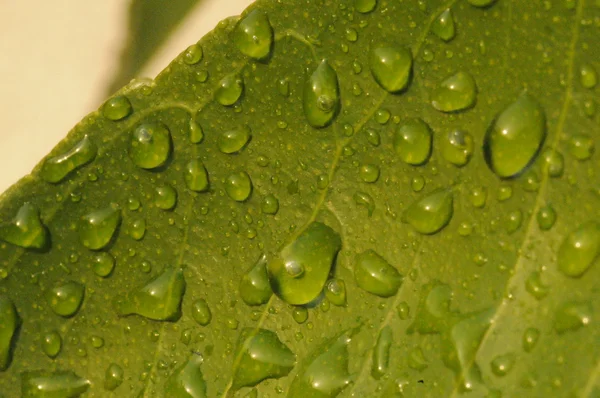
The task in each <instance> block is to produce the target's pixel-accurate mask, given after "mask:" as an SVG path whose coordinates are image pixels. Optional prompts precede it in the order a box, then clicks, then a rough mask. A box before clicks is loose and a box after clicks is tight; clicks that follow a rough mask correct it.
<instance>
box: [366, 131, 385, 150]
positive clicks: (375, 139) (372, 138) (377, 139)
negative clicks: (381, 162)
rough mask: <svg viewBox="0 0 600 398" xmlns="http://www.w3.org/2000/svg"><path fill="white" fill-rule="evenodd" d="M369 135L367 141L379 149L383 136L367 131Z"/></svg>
mask: <svg viewBox="0 0 600 398" xmlns="http://www.w3.org/2000/svg"><path fill="white" fill-rule="evenodd" d="M366 134H367V141H368V142H369V144H371V145H373V146H374V147H378V146H379V144H381V136H380V135H379V133H378V132H377V131H375V130H373V129H368V130H367V131H366Z"/></svg>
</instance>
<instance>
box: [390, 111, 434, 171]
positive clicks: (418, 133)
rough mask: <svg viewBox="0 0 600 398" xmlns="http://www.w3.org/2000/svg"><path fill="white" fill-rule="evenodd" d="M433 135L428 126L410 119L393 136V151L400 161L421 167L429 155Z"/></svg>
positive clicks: (421, 121)
mask: <svg viewBox="0 0 600 398" xmlns="http://www.w3.org/2000/svg"><path fill="white" fill-rule="evenodd" d="M432 137H433V135H432V133H431V129H430V128H429V125H428V124H427V123H425V122H424V121H423V120H421V119H411V120H409V121H407V122H406V123H404V124H403V125H401V126H400V127H398V130H397V131H396V135H395V136H394V149H395V150H396V153H397V154H398V156H399V157H400V159H402V161H404V162H406V163H408V164H412V165H414V166H418V165H421V164H423V163H425V162H427V160H428V159H429V156H430V155H431V141H432V139H433V138H432Z"/></svg>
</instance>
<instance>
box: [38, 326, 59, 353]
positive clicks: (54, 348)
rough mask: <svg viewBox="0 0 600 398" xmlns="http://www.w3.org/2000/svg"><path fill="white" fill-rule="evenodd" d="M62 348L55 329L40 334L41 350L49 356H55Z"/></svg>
mask: <svg viewBox="0 0 600 398" xmlns="http://www.w3.org/2000/svg"><path fill="white" fill-rule="evenodd" d="M61 349H62V338H61V337H60V334H59V333H58V332H57V331H56V330H52V331H50V332H48V333H46V334H44V335H43V336H42V351H44V354H46V355H48V357H50V358H53V359H54V358H56V357H57V356H58V354H60V351H61Z"/></svg>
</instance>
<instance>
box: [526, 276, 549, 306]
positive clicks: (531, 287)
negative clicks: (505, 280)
mask: <svg viewBox="0 0 600 398" xmlns="http://www.w3.org/2000/svg"><path fill="white" fill-rule="evenodd" d="M525 290H527V292H528V293H529V294H531V295H532V296H533V297H535V298H536V299H538V300H541V299H543V298H544V297H546V296H547V295H548V293H550V289H549V288H548V286H546V285H545V284H544V283H543V282H542V274H540V273H539V272H538V271H534V272H532V273H531V274H530V275H529V276H528V277H527V280H526V281H525Z"/></svg>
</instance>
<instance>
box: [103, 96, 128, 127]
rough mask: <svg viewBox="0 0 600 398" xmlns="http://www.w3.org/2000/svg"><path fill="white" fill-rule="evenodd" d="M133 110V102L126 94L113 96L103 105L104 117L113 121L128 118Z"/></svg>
mask: <svg viewBox="0 0 600 398" xmlns="http://www.w3.org/2000/svg"><path fill="white" fill-rule="evenodd" d="M132 111H133V108H132V107H131V102H129V100H128V99H127V97H125V96H124V95H119V96H117V97H113V98H111V99H109V100H108V101H106V102H105V103H104V105H103V106H102V114H103V115H104V117H105V118H107V119H109V120H113V121H117V120H121V119H124V118H126V117H127V116H129V115H130V114H131V112H132Z"/></svg>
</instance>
